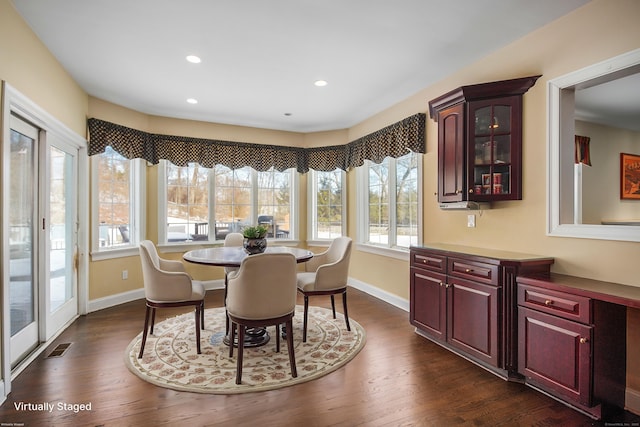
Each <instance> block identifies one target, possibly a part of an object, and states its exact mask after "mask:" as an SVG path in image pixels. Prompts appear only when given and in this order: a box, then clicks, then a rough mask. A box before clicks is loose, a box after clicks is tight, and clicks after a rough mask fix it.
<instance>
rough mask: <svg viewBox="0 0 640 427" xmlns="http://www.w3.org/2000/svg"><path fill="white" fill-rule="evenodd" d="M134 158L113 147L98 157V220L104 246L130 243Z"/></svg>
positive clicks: (101, 244) (100, 237)
mask: <svg viewBox="0 0 640 427" xmlns="http://www.w3.org/2000/svg"><path fill="white" fill-rule="evenodd" d="M130 168H131V164H130V161H129V160H128V159H126V158H124V157H123V156H121V155H120V154H118V153H117V152H116V151H114V150H113V149H112V148H111V147H107V149H106V150H105V152H104V153H103V154H101V155H100V156H99V157H98V222H99V224H100V229H99V240H100V246H101V247H111V246H116V245H119V244H122V243H127V242H128V233H129V226H130V224H131V217H130V215H131V213H130V212H131V211H130V206H131V189H130V184H129V182H130V173H131V169H130Z"/></svg>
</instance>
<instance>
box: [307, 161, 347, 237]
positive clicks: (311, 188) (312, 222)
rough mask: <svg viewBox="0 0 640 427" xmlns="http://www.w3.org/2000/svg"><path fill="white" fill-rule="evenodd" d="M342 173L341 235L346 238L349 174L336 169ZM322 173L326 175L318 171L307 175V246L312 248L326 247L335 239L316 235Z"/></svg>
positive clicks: (312, 170) (312, 171) (311, 170)
mask: <svg viewBox="0 0 640 427" xmlns="http://www.w3.org/2000/svg"><path fill="white" fill-rule="evenodd" d="M336 170H338V171H339V172H340V179H341V182H340V184H341V190H342V192H341V197H340V203H341V206H342V221H341V224H340V226H341V231H340V232H341V235H342V236H346V235H347V217H348V212H347V173H346V172H345V171H343V170H340V169H336ZM336 170H333V171H331V173H333V172H335V171H336ZM321 173H326V172H325V171H316V170H314V169H310V170H309V172H308V174H307V190H308V191H307V194H309V197H308V199H307V220H308V225H307V236H308V237H309V238H308V239H307V244H309V245H311V246H326V245H328V244H329V243H330V242H331V240H333V239H322V238H320V237H318V236H317V235H316V230H317V227H316V224H317V222H318V207H317V202H318V198H317V195H318V177H319V174H321Z"/></svg>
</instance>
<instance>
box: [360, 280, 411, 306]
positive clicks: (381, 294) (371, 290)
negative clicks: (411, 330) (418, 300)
mask: <svg viewBox="0 0 640 427" xmlns="http://www.w3.org/2000/svg"><path fill="white" fill-rule="evenodd" d="M349 286H351V287H352V288H355V289H358V290H360V291H362V292H364V293H367V294H369V295H371V296H373V297H376V298H378V299H379V300H382V301H384V302H386V303H389V304H391V305H393V306H395V307H398V308H400V309H402V310H404V311H406V312H409V300H407V299H404V298H400V297H399V296H397V295H394V294H392V293H390V292H387V291H385V290H382V289H380V288H377V287H375V286H373V285H370V284H368V283H365V282H362V281H360V280H356V279H352V278H349Z"/></svg>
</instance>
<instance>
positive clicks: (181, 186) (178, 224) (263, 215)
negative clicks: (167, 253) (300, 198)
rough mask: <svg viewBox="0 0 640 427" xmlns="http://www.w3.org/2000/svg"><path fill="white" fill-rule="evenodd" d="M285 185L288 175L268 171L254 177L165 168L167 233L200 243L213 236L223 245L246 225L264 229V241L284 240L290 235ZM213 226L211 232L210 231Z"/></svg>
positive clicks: (249, 172) (246, 171)
mask: <svg viewBox="0 0 640 427" xmlns="http://www.w3.org/2000/svg"><path fill="white" fill-rule="evenodd" d="M290 180H291V173H290V172H287V171H285V172H278V171H275V170H273V169H272V170H269V171H265V172H257V171H255V170H253V169H251V168H249V167H244V168H241V169H235V170H232V169H230V168H228V167H226V166H222V165H218V166H216V167H215V168H214V169H207V168H203V167H201V166H199V165H197V164H195V163H190V164H189V165H188V166H185V167H178V166H175V165H172V164H170V163H168V164H167V222H168V227H169V228H168V231H169V232H172V231H174V232H183V233H187V234H190V235H191V237H192V238H194V239H201V240H206V239H207V238H208V235H209V233H210V232H211V231H213V232H215V238H216V239H223V238H224V235H226V233H228V232H232V231H241V229H242V227H243V226H246V225H248V224H254V223H264V224H266V225H267V226H268V227H269V237H279V238H286V237H288V234H289V230H290V222H289V221H290V214H291V207H290V204H291V184H290ZM211 185H213V191H214V193H213V195H214V199H213V200H211V199H210V196H209V192H210V191H211ZM254 194H255V196H254ZM254 205H255V208H254ZM211 212H213V215H211ZM212 221H213V222H214V223H213V225H214V229H213V230H211V229H210V227H209V223H210V222H212ZM174 238H175V239H176V240H179V239H178V237H177V236H175V235H174ZM187 238H188V237H187Z"/></svg>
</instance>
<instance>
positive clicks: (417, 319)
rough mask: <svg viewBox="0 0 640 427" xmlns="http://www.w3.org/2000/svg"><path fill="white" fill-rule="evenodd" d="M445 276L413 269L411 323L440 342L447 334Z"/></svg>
mask: <svg viewBox="0 0 640 427" xmlns="http://www.w3.org/2000/svg"><path fill="white" fill-rule="evenodd" d="M444 283H445V275H444V274H439V273H433V272H427V271H424V270H420V269H417V268H411V289H410V291H411V307H410V313H409V316H410V321H411V324H412V325H415V326H416V327H418V328H419V329H420V330H421V331H423V332H425V333H427V334H429V335H431V336H433V337H435V338H437V339H440V340H444V339H445V332H446V327H445V325H446V308H447V306H446V292H445V286H444Z"/></svg>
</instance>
